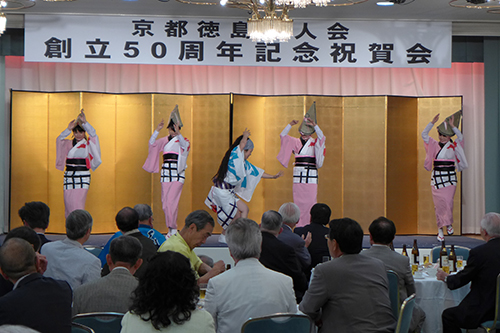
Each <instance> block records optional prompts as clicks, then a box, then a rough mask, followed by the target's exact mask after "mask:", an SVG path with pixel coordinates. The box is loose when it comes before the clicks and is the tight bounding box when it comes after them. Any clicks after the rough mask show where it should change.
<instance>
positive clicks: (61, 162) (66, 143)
mask: <svg viewBox="0 0 500 333" xmlns="http://www.w3.org/2000/svg"><path fill="white" fill-rule="evenodd" d="M72 147H73V143H72V140H66V139H65V140H59V138H58V139H57V140H56V169H57V170H61V171H64V167H65V166H66V157H67V156H68V152H69V151H70V150H71V148H72Z"/></svg>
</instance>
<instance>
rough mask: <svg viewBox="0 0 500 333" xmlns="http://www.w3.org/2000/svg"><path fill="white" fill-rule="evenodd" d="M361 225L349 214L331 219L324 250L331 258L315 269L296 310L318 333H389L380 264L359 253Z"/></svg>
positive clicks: (384, 280) (389, 318)
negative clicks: (312, 321)
mask: <svg viewBox="0 0 500 333" xmlns="http://www.w3.org/2000/svg"><path fill="white" fill-rule="evenodd" d="M362 245H363V229H361V226H360V225H359V224H358V223H357V222H356V221H354V220H351V219H349V218H343V219H336V220H332V221H331V222H330V234H329V239H328V248H329V249H330V254H331V256H332V257H333V258H335V259H334V260H331V261H328V262H325V263H323V264H320V265H318V266H316V267H315V268H314V273H313V275H312V277H311V284H310V285H309V289H308V290H307V291H306V294H305V295H304V299H303V300H302V302H301V303H300V305H299V309H300V310H301V311H302V312H304V313H305V314H307V315H309V316H311V318H312V319H313V320H315V321H316V324H317V325H318V326H319V332H320V333H322V332H336V333H353V332H377V333H392V332H394V328H395V326H396V320H395V319H394V316H393V314H392V310H391V301H390V300H389V283H388V280H387V272H386V270H385V266H384V263H383V262H381V261H380V260H378V259H375V258H370V257H368V256H364V255H360V254H359V253H360V252H361V250H362Z"/></svg>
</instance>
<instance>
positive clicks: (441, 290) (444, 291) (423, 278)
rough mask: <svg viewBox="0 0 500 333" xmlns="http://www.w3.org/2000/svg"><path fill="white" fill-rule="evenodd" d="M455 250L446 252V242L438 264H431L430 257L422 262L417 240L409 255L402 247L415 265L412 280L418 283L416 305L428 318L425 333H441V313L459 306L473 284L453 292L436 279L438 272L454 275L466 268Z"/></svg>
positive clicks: (404, 249)
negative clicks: (438, 270) (441, 270)
mask: <svg viewBox="0 0 500 333" xmlns="http://www.w3.org/2000/svg"><path fill="white" fill-rule="evenodd" d="M452 249H453V250H452V251H450V253H447V252H446V248H445V245H444V242H443V244H442V249H441V251H440V256H439V258H438V260H437V263H436V264H435V265H432V264H429V263H428V260H429V258H428V256H425V257H424V260H422V261H421V260H420V253H419V250H418V246H417V241H416V240H415V241H414V243H413V247H412V251H411V252H410V253H407V252H406V248H405V247H404V248H403V254H404V255H407V256H408V254H410V255H409V258H410V263H411V264H412V272H413V274H414V275H413V278H414V280H415V290H416V297H415V302H416V304H418V306H420V308H422V310H424V312H425V315H426V318H425V322H424V325H423V327H422V332H423V333H441V332H442V321H441V314H442V313H443V310H445V309H447V308H449V307H453V306H457V305H458V304H459V303H460V302H461V301H462V300H463V299H464V297H465V296H466V295H467V294H468V293H469V290H470V284H467V285H465V286H463V287H461V288H458V289H455V290H450V289H448V286H447V285H446V283H444V282H443V281H440V280H438V279H436V271H437V269H438V268H441V269H443V270H445V271H446V272H450V271H451V274H455V273H456V271H457V270H461V269H463V266H464V265H465V263H464V261H463V260H462V258H460V257H457V256H456V255H455V251H454V248H453V246H452ZM405 253H406V254H405Z"/></svg>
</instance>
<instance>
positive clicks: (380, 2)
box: [377, 1, 394, 6]
mask: <svg viewBox="0 0 500 333" xmlns="http://www.w3.org/2000/svg"><path fill="white" fill-rule="evenodd" d="M377 5H378V6H394V2H392V1H379V2H377Z"/></svg>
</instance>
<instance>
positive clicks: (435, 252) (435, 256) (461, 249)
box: [429, 245, 470, 263]
mask: <svg viewBox="0 0 500 333" xmlns="http://www.w3.org/2000/svg"><path fill="white" fill-rule="evenodd" d="M450 249H451V246H446V251H447V252H448V254H449V253H450ZM440 251H441V246H434V247H433V248H432V250H431V254H430V258H429V260H430V262H432V263H436V262H438V260H439V252H440ZM469 251H470V249H469V248H468V247H465V246H459V245H455V255H456V256H457V257H458V256H462V257H463V258H464V260H468V259H469Z"/></svg>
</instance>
